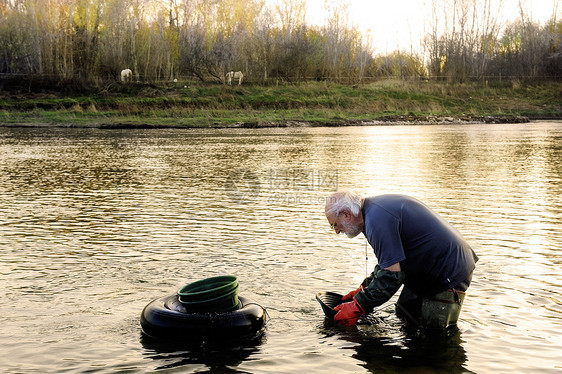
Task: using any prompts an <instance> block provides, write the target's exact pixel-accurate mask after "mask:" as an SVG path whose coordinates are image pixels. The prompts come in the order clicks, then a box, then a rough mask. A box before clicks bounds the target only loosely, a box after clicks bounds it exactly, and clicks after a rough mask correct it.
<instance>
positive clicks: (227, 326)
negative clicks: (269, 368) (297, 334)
mask: <svg viewBox="0 0 562 374" xmlns="http://www.w3.org/2000/svg"><path fill="white" fill-rule="evenodd" d="M266 316H267V313H266V310H265V309H264V308H263V307H262V306H260V305H259V304H257V303H255V302H253V301H252V300H250V299H248V298H245V297H243V296H238V308H237V309H236V310H232V311H229V312H211V313H191V312H189V311H188V310H187V309H186V308H185V305H183V304H182V303H181V302H180V301H179V299H178V295H177V294H175V295H170V296H164V297H161V298H158V299H155V300H153V301H151V302H150V303H149V304H148V305H147V306H146V307H145V308H144V309H143V311H142V314H141V319H140V322H141V327H142V330H143V332H144V333H145V334H146V335H148V336H150V337H154V338H163V339H174V340H178V339H179V340H185V341H193V340H213V339H238V338H253V337H256V336H259V335H260V334H261V333H262V331H263V328H264V326H265V323H266Z"/></svg>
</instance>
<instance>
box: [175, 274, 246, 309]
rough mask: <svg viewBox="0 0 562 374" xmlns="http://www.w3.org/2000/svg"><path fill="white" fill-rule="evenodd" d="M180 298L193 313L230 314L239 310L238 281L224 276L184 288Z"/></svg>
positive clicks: (180, 291)
mask: <svg viewBox="0 0 562 374" xmlns="http://www.w3.org/2000/svg"><path fill="white" fill-rule="evenodd" d="M178 298H179V301H180V303H182V304H183V305H184V306H185V308H186V309H187V310H188V311H190V312H193V313H210V312H230V311H233V310H236V309H238V279H237V278H236V277H235V276H232V275H223V276H218V277H212V278H207V279H202V280H200V281H196V282H193V283H190V284H188V285H185V286H183V287H182V288H180V290H179V291H178Z"/></svg>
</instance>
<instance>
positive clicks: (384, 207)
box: [362, 195, 478, 296]
mask: <svg viewBox="0 0 562 374" xmlns="http://www.w3.org/2000/svg"><path fill="white" fill-rule="evenodd" d="M362 213H363V220H364V223H365V227H364V231H363V234H364V235H365V237H366V238H367V241H368V242H369V244H370V245H371V246H372V247H373V249H374V252H375V256H376V257H377V260H378V263H379V265H380V267H381V268H383V269H384V268H386V267H389V266H391V265H393V264H395V263H397V262H400V266H401V269H402V271H403V272H404V274H405V280H404V285H405V286H406V287H408V288H410V289H411V290H412V291H414V292H415V293H416V294H417V295H420V296H429V295H433V294H435V293H438V292H441V291H444V290H446V289H449V288H455V289H457V290H460V291H465V290H466V288H467V287H468V285H469V284H470V279H471V277H472V271H473V270H474V267H475V263H476V261H478V257H477V256H476V254H475V253H474V251H473V250H472V248H471V247H470V245H469V244H468V243H467V242H466V240H465V239H464V238H463V237H462V236H461V234H460V233H459V232H458V231H457V230H455V229H454V228H453V227H452V226H451V225H450V224H449V223H448V222H446V221H445V220H444V219H442V218H441V217H440V216H438V215H437V213H435V212H433V211H432V210H431V209H429V208H428V207H427V206H425V205H424V204H423V203H421V202H420V201H418V200H416V199H414V198H412V197H408V196H404V195H381V196H375V197H368V198H365V200H364V203H363V208H362Z"/></svg>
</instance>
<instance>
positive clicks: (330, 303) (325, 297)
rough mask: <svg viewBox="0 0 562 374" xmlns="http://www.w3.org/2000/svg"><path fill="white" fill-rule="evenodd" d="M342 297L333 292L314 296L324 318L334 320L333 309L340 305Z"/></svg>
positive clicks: (319, 293) (334, 313) (334, 312)
mask: <svg viewBox="0 0 562 374" xmlns="http://www.w3.org/2000/svg"><path fill="white" fill-rule="evenodd" d="M341 298H342V295H340V294H339V293H335V292H318V293H317V294H316V300H318V302H319V303H320V306H321V307H322V310H323V311H324V315H325V316H326V318H329V319H334V316H335V315H336V313H337V311H335V310H334V308H335V307H336V306H337V305H339V304H341V303H342V300H341Z"/></svg>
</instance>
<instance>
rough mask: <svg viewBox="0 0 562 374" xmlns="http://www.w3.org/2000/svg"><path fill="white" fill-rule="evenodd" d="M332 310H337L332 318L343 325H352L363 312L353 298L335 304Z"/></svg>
mask: <svg viewBox="0 0 562 374" xmlns="http://www.w3.org/2000/svg"><path fill="white" fill-rule="evenodd" d="M334 310H337V311H338V312H337V313H336V315H335V316H334V320H335V321H336V322H337V323H339V324H340V325H344V326H354V325H356V324H357V320H358V319H359V317H361V315H362V314H365V312H364V311H363V308H361V305H359V303H358V302H357V301H356V300H355V299H353V301H350V302H349V303H344V304H340V305H338V306H336V307H335V308H334Z"/></svg>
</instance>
